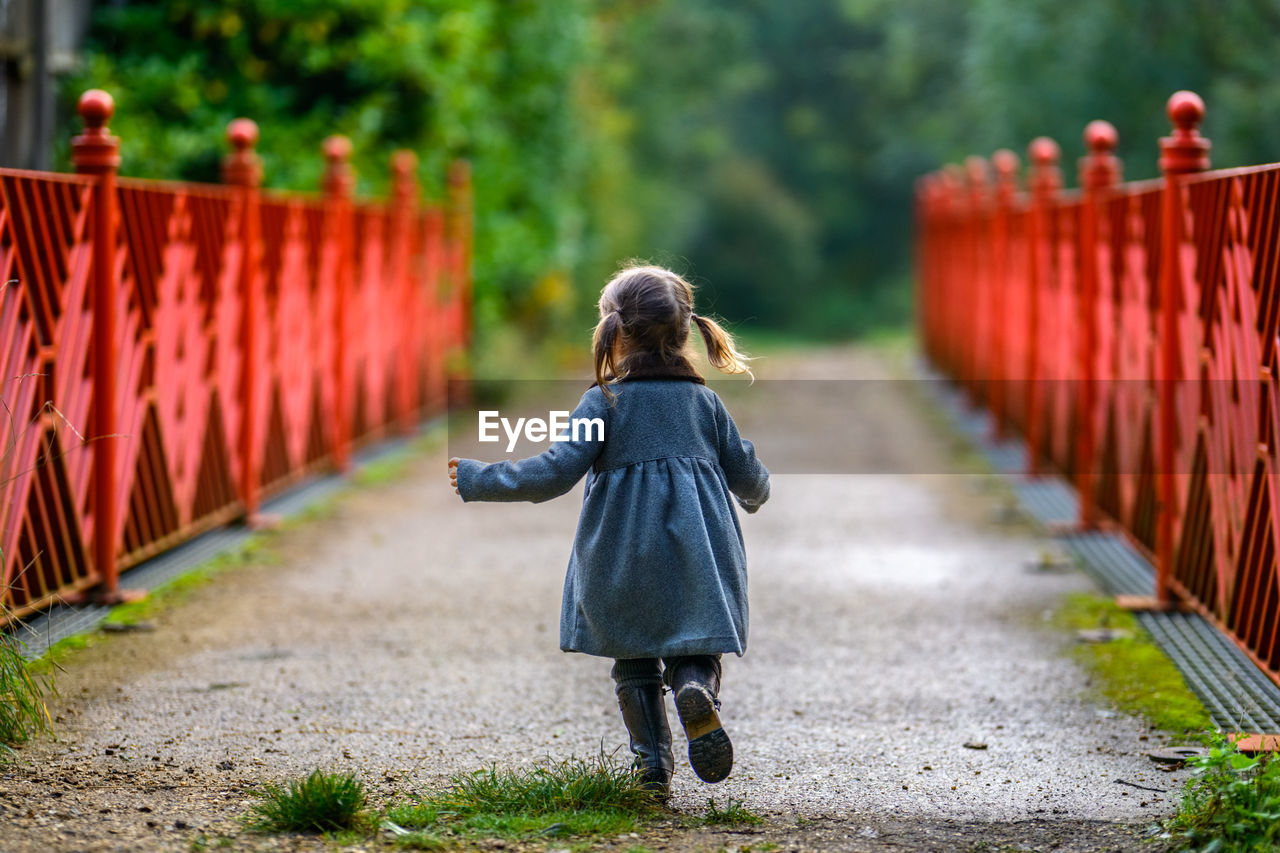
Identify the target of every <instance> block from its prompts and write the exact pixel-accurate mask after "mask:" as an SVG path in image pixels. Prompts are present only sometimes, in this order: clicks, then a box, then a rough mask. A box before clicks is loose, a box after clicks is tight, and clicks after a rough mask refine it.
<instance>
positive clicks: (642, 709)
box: [618, 682, 676, 800]
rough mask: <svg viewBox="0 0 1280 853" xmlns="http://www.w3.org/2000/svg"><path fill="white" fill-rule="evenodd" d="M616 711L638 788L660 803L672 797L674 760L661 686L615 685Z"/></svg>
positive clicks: (654, 684)
mask: <svg viewBox="0 0 1280 853" xmlns="http://www.w3.org/2000/svg"><path fill="white" fill-rule="evenodd" d="M618 707H619V708H620V709H621V710H622V721H623V722H624V723H626V725H627V733H628V734H630V735H631V751H632V752H633V753H635V756H636V760H635V765H634V766H635V769H636V770H638V771H639V773H640V781H641V785H642V786H643V787H644V789H645V790H646V791H649V792H650V793H652V794H653V795H654V796H655V797H657V798H658V799H660V800H665V799H667V798H668V797H670V796H671V774H672V773H673V772H674V771H675V766H676V762H675V757H674V756H673V755H672V754H671V727H670V726H669V725H667V706H666V703H665V702H663V701H662V683H661V682H657V683H648V684H640V685H628V684H619V685H618Z"/></svg>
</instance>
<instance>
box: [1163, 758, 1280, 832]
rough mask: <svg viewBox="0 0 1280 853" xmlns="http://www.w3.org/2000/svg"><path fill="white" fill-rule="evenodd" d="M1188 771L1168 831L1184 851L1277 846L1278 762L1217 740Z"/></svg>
mask: <svg viewBox="0 0 1280 853" xmlns="http://www.w3.org/2000/svg"><path fill="white" fill-rule="evenodd" d="M1187 763H1188V764H1189V765H1190V766H1191V767H1192V768H1193V772H1192V776H1191V778H1190V779H1188V780H1187V787H1186V790H1185V791H1184V792H1183V795H1182V805H1181V807H1180V808H1179V810H1178V814H1177V815H1175V816H1174V818H1173V819H1172V820H1171V821H1169V824H1168V826H1167V829H1168V830H1169V831H1170V832H1172V833H1176V835H1175V837H1176V838H1178V839H1179V840H1180V841H1181V842H1182V844H1183V848H1184V849H1193V850H1199V851H1203V853H1209V851H1214V853H1246V851H1259V850H1275V849H1277V848H1278V847H1280V759H1277V758H1276V756H1274V755H1270V754H1265V753H1264V754H1262V755H1260V756H1257V757H1250V756H1248V755H1245V754H1243V753H1241V752H1240V751H1239V750H1237V749H1236V748H1235V746H1234V745H1232V744H1231V743H1228V742H1227V741H1226V740H1225V739H1223V738H1221V737H1219V738H1218V739H1217V741H1216V742H1215V743H1214V744H1213V745H1212V747H1211V748H1210V749H1209V752H1208V754H1206V755H1203V756H1197V757H1194V758H1191V759H1189V760H1188V761H1187Z"/></svg>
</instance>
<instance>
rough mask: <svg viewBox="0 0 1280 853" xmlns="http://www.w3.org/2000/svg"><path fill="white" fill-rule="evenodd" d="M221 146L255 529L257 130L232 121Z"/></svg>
mask: <svg viewBox="0 0 1280 853" xmlns="http://www.w3.org/2000/svg"><path fill="white" fill-rule="evenodd" d="M227 141H228V142H229V143H231V147H232V152H231V153H230V154H228V155H227V156H226V158H225V159H224V160H223V162H222V180H223V182H224V183H227V184H230V185H231V186H234V187H236V188H237V193H238V195H239V196H240V273H239V296H240V435H239V436H238V437H237V438H238V444H239V452H240V502H241V504H243V506H244V513H245V521H246V523H248V524H250V525H255V524H257V523H258V521H259V519H258V515H257V514H258V503H259V492H260V489H259V485H260V484H259V481H260V480H261V478H262V456H261V452H260V451H261V447H260V446H259V445H260V442H259V441H258V424H259V422H260V418H261V417H262V412H260V411H259V405H258V403H259V396H260V395H259V393H258V377H259V373H260V372H261V371H262V370H263V367H262V365H260V364H259V363H258V360H257V354H258V339H259V332H258V326H259V323H260V322H261V321H262V319H263V317H264V316H265V314H266V311H265V308H264V306H263V294H262V283H261V277H260V276H259V275H258V263H259V257H260V253H261V249H262V246H261V238H260V236H259V226H260V223H259V213H258V202H259V189H258V188H259V186H260V185H261V183H262V163H261V161H260V160H259V159H258V155H257V154H256V153H255V152H254V150H253V146H254V145H256V144H257V142H258V125H257V124H255V123H254V122H253V121H252V120H251V119H247V118H238V119H235V120H234V121H232V122H231V123H230V124H228V125H227Z"/></svg>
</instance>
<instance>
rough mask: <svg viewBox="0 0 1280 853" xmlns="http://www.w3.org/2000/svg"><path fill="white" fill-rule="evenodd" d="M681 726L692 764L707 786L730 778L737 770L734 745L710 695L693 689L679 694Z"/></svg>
mask: <svg viewBox="0 0 1280 853" xmlns="http://www.w3.org/2000/svg"><path fill="white" fill-rule="evenodd" d="M676 711H677V713H679V714H680V725H682V726H684V733H685V735H686V736H687V737H688V738H689V764H690V765H692V766H693V772H694V773H697V774H698V778H699V779H701V780H702V781H704V782H710V783H712V784H714V783H716V782H720V781H722V780H724V779H725V778H727V777H728V775H729V771H730V770H732V769H733V744H732V743H731V742H730V741H729V735H728V734H726V733H725V730H724V727H723V726H721V725H720V715H719V714H717V713H716V706H715V703H714V702H713V701H712V699H711V696H710V694H708V693H707V691H705V690H703V689H701V688H698V687H695V686H693V685H689V686H688V687H685V688H684V689H682V690H681V691H680V692H679V693H678V694H676Z"/></svg>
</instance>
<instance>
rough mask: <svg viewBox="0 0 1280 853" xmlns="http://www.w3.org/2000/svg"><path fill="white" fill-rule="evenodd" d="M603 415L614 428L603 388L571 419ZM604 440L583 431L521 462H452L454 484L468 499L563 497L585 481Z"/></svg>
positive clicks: (586, 398)
mask: <svg viewBox="0 0 1280 853" xmlns="http://www.w3.org/2000/svg"><path fill="white" fill-rule="evenodd" d="M578 418H583V419H586V420H590V419H593V418H600V419H602V420H603V421H604V424H605V434H606V435H607V434H608V429H609V405H608V404H607V403H606V402H605V400H604V395H603V394H601V393H600V389H599V388H592V389H591V390H589V391H587V393H586V394H584V395H583V397H582V401H581V402H580V403H578V408H576V409H574V410H573V414H572V415H571V416H570V422H571V423H572V421H574V420H575V419H578ZM603 449H604V441H603V439H601V438H599V437H598V435H597V431H595V430H583V431H582V433H581V434H580V435H579V436H578V437H577V438H576V440H574V439H572V436H571V440H569V441H553V442H552V443H551V447H550V448H548V449H547V451H546V452H545V453H540V454H538V455H537V456H530V457H529V458H528V459H521V460H520V461H518V462H511V461H506V462H494V463H493V464H491V465H487V464H485V463H484V462H480V461H479V460H476V459H451V460H449V482H450V483H451V484H452V485H453V487H454V491H455V492H457V493H458V494H459V495H461V496H462V499H463V500H464V501H532V502H533V503H541V502H542V501H546V500H550V499H552V498H556V497H559V496H560V495H563V494H564V493H565V492H567V491H569V490H570V489H572V488H573V486H574V484H575V483H577V482H578V481H579V480H581V479H582V476H583V475H584V474H586V473H587V469H589V468H590V467H591V464H592V463H593V462H595V460H596V457H597V456H599V455H600V451H601V450H603Z"/></svg>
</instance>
